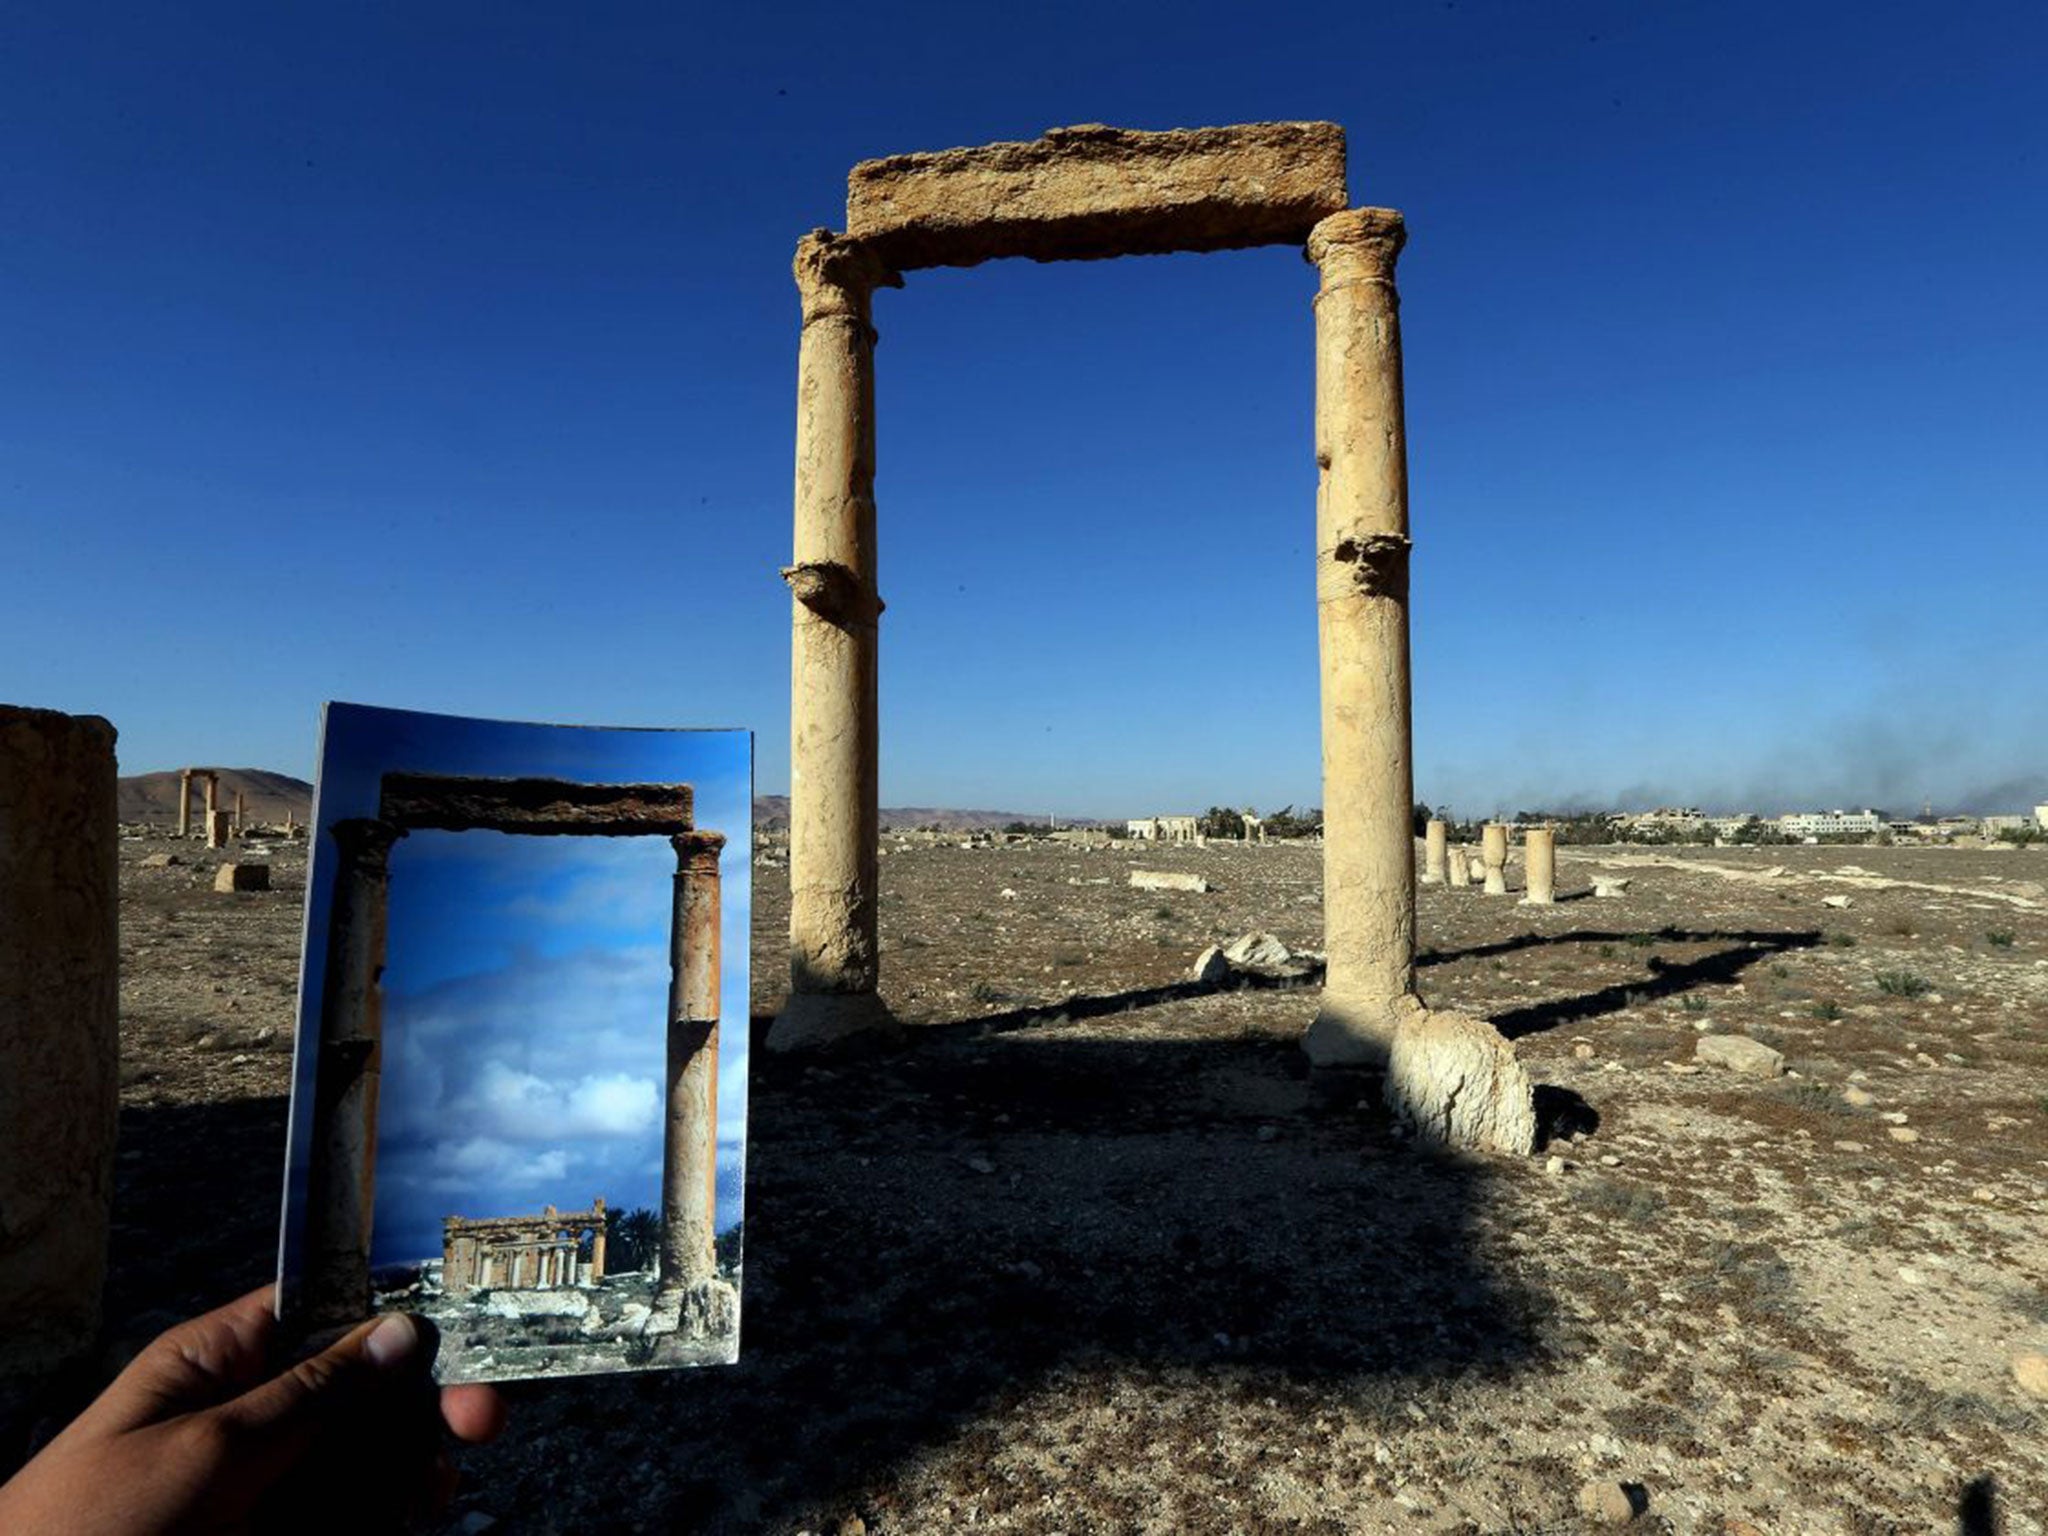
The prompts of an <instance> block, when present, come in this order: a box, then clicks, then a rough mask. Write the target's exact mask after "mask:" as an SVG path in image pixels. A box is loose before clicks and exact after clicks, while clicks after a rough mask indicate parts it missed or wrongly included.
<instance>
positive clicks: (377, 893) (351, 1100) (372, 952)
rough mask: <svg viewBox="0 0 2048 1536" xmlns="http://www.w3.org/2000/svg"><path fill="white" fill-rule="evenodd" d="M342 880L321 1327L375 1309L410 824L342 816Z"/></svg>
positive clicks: (326, 1042)
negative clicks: (391, 982)
mask: <svg viewBox="0 0 2048 1536" xmlns="http://www.w3.org/2000/svg"><path fill="white" fill-rule="evenodd" d="M332 836H333V838H334V842H335V846H336V851H337V852H338V854H339V855H340V857H339V860H338V862H337V863H336V865H335V871H334V886H333V891H332V894H331V896H330V903H331V904H330V906H329V908H328V913H327V954H326V970H325V973H324V975H323V977H322V979H321V986H320V1038H319V1045H318V1050H319V1057H318V1060H317V1062H316V1063H315V1066H314V1071H315V1074H316V1076H315V1079H314V1089H313V1135H312V1148H311V1152H310V1162H309V1165H308V1169H307V1176H306V1247H305V1256H306V1257H305V1271H304V1275H303V1278H302V1286H303V1290H302V1296H301V1300H300V1305H299V1311H300V1312H301V1314H302V1315H303V1317H304V1319H305V1321H306V1324H307V1325H308V1326H309V1327H313V1328H324V1327H332V1326H335V1325H337V1324H342V1323H354V1322H359V1321H361V1320H362V1319H363V1318H364V1317H366V1316H367V1315H368V1314H369V1308H370V1219H371V1215H372V1212H373V1211H374V1209H375V1206H376V1188H377V1084H378V1077H379V1074H380V1073H381V1071H382V1068H383V1054H384V991H383V987H382V986H381V985H380V981H381V978H382V977H383V974H384V934H385V924H386V901H387V898H388V896H389V893H390V885H391V849H392V846H393V844H395V843H396V842H397V841H398V839H399V838H401V837H403V836H405V832H404V829H403V828H400V827H396V826H393V825H392V824H391V823H389V822H384V821H375V820H371V819H369V818H360V819H352V820H347V821H337V822H336V823H335V824H334V826H333V828H332Z"/></svg>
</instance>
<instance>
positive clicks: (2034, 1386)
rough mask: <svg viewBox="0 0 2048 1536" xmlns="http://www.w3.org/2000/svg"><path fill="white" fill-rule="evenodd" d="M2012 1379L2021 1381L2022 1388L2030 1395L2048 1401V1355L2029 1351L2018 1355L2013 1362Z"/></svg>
mask: <svg viewBox="0 0 2048 1536" xmlns="http://www.w3.org/2000/svg"><path fill="white" fill-rule="evenodd" d="M2012 1379H2013V1380H2014V1381H2016V1382H2018V1383H2019V1387H2020V1390H2021V1391H2022V1392H2024V1393H2026V1394H2027V1396H2029V1397H2038V1398H2040V1399H2042V1400H2043V1401H2048V1355H2043V1354H2037V1353H2035V1352H2033V1351H2031V1350H2030V1351H2028V1352H2027V1353H2026V1354H2024V1355H2017V1356H2015V1357H2014V1358H2013V1362H2012Z"/></svg>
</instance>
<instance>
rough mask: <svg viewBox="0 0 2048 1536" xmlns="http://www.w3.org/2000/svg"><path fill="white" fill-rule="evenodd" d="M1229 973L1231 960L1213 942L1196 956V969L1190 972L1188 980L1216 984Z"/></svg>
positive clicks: (1207, 984)
mask: <svg viewBox="0 0 2048 1536" xmlns="http://www.w3.org/2000/svg"><path fill="white" fill-rule="evenodd" d="M1229 974H1230V962H1229V961H1228V960H1226V959H1224V958H1223V951H1222V950H1220V949H1218V948H1217V947H1216V946H1215V945H1214V944H1211V945H1210V946H1209V947H1208V948H1207V949H1205V950H1203V951H1202V952H1201V954H1199V955H1197V956H1196V957H1195V964H1194V969H1193V970H1191V971H1189V972H1188V980H1190V981H1199V982H1201V983H1202V984H1203V985H1204V986H1214V985H1215V984H1216V983H1217V982H1219V981H1222V980H1223V979H1224V978H1225V977H1227V976H1228V975H1229Z"/></svg>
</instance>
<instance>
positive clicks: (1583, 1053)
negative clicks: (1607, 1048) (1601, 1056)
mask: <svg viewBox="0 0 2048 1536" xmlns="http://www.w3.org/2000/svg"><path fill="white" fill-rule="evenodd" d="M1572 1055H1574V1056H1576V1057H1577V1058H1578V1059H1579V1060H1580V1061H1591V1060H1592V1059H1593V1047H1592V1046H1590V1045H1587V1044H1586V1043H1585V1042H1584V1041H1583V1040H1582V1041H1580V1042H1579V1043H1578V1044H1577V1045H1575V1046H1573V1047H1572Z"/></svg>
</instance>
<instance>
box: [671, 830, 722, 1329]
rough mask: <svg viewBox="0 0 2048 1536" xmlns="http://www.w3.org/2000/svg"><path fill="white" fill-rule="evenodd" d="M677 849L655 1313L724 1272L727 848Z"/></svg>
mask: <svg viewBox="0 0 2048 1536" xmlns="http://www.w3.org/2000/svg"><path fill="white" fill-rule="evenodd" d="M669 841H670V842H671V843H673V844H674V845H675V850H676V890H675V909H674V912H675V915H674V918H673V920H672V922H671V924H670V928H669V965H670V980H669V1023H668V1098H667V1103H666V1105H665V1106H664V1109H665V1115H664V1131H663V1140H662V1165H661V1273H660V1280H659V1283H658V1284H657V1286H656V1288H655V1290H656V1297H657V1305H671V1304H673V1303H674V1301H675V1300H676V1299H677V1298H678V1297H679V1296H680V1295H681V1293H682V1292H683V1291H684V1290H685V1289H687V1288H689V1287H690V1286H693V1285H696V1284H697V1283H698V1282H700V1281H704V1280H709V1279H711V1278H712V1277H713V1276H714V1275H716V1273H717V1268H718V1266H717V1260H716V1257H715V1253H714V1248H713V1235H714V1232H715V1227H714V1223H715V1221H716V1220H717V1216H718V1011H719V1010H718V987H719V877H718V853H719V850H720V849H721V848H723V847H724V846H725V839H724V837H722V836H721V835H720V834H718V833H716V832H686V833H684V834H683V835H682V836H680V837H672V838H670V839H669Z"/></svg>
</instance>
